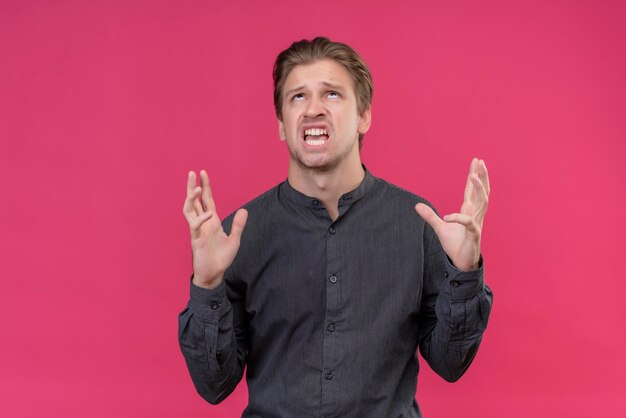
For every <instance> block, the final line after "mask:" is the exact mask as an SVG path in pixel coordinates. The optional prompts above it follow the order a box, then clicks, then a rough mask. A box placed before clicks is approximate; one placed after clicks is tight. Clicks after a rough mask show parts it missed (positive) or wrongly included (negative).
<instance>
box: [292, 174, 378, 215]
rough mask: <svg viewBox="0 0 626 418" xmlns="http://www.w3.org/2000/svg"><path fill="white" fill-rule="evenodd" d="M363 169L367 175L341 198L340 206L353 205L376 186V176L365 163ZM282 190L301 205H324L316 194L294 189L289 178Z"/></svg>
mask: <svg viewBox="0 0 626 418" xmlns="http://www.w3.org/2000/svg"><path fill="white" fill-rule="evenodd" d="M363 169H364V170H365V177H364V178H363V181H361V184H359V185H358V186H357V188H356V189H354V190H352V191H349V192H348V193H345V194H344V195H342V196H341V197H340V198H339V206H344V205H351V204H352V203H354V202H356V201H357V200H359V199H360V198H362V197H363V196H365V195H366V194H367V193H368V192H369V191H370V190H371V189H372V187H373V186H374V183H375V182H376V177H374V176H373V175H372V174H371V173H370V172H369V170H368V169H367V168H366V167H365V166H364V165H363ZM280 191H281V192H283V193H284V195H285V196H286V197H287V198H288V199H289V200H290V201H292V202H294V203H297V204H299V205H302V206H307V207H310V208H312V209H316V208H323V207H324V205H323V204H322V202H321V201H320V200H319V199H318V198H316V197H314V196H307V195H305V194H304V193H301V192H299V191H298V190H296V189H294V188H293V187H292V186H291V184H289V181H288V180H285V181H284V182H283V183H282V184H281V185H280Z"/></svg>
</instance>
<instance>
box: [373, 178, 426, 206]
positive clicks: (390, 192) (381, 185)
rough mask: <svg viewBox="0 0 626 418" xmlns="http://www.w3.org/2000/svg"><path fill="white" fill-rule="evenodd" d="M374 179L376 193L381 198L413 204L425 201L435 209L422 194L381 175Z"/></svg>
mask: <svg viewBox="0 0 626 418" xmlns="http://www.w3.org/2000/svg"><path fill="white" fill-rule="evenodd" d="M374 181H375V186H374V189H375V192H376V193H375V194H377V195H378V196H380V197H381V198H384V199H388V200H390V201H394V202H401V203H405V204H411V205H413V206H415V205H416V204H418V203H424V204H426V205H428V206H430V207H432V208H433V209H434V207H433V205H432V204H431V203H430V202H429V201H428V200H426V199H424V198H423V197H422V196H419V195H417V194H415V193H413V192H410V191H408V190H406V189H403V188H402V187H399V186H396V185H395V184H392V183H390V182H388V181H387V180H385V179H382V178H380V177H374Z"/></svg>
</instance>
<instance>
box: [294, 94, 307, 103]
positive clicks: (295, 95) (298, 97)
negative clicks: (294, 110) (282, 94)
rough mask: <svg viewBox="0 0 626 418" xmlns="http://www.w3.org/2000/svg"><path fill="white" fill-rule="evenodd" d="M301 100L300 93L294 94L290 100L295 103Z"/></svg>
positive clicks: (302, 96) (301, 95) (302, 97)
mask: <svg viewBox="0 0 626 418" xmlns="http://www.w3.org/2000/svg"><path fill="white" fill-rule="evenodd" d="M302 99H304V94H302V93H298V94H294V95H293V97H292V98H291V100H293V101H295V102H299V101H300V100H302Z"/></svg>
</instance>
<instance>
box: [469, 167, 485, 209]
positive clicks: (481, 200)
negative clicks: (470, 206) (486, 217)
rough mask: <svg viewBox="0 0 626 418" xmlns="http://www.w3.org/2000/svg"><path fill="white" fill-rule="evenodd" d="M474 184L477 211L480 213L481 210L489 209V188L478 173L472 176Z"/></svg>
mask: <svg viewBox="0 0 626 418" xmlns="http://www.w3.org/2000/svg"><path fill="white" fill-rule="evenodd" d="M472 184H473V185H474V197H475V200H474V202H475V203H474V205H475V209H474V210H475V212H476V213H478V212H480V211H483V212H484V211H486V210H487V204H488V203H489V196H488V195H487V190H486V189H485V185H484V183H483V182H482V181H481V180H480V178H479V177H478V175H477V174H474V175H473V176H472Z"/></svg>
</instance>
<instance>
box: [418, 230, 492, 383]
mask: <svg viewBox="0 0 626 418" xmlns="http://www.w3.org/2000/svg"><path fill="white" fill-rule="evenodd" d="M428 230H429V232H430V233H431V236H430V239H429V241H430V242H429V245H428V247H427V251H426V259H425V268H424V291H423V298H422V308H421V312H420V318H421V320H420V332H419V348H420V352H421V353H422V356H423V357H424V359H425V360H426V361H427V362H428V364H429V365H430V367H431V368H432V369H433V370H434V371H435V372H436V373H437V374H439V375H440V376H441V377H442V378H444V379H445V380H447V381H449V382H454V381H456V380H458V379H459V378H460V377H461V376H462V375H463V374H464V373H465V371H466V370H467V368H468V367H469V366H470V364H471V363H472V360H473V359H474V356H475V355H476V352H477V351H478V347H479V345H480V342H481V340H482V336H483V333H484V331H485V328H486V327H487V322H488V319H489V313H490V311H491V306H492V302H493V294H492V292H491V289H489V287H488V286H487V285H485V283H484V281H483V274H484V269H483V265H482V257H481V260H480V268H479V269H478V270H474V271H469V272H462V271H460V270H458V269H456V268H455V267H454V266H453V265H452V264H451V263H450V261H449V259H448V257H447V255H446V254H445V252H444V251H443V249H442V248H441V245H440V243H439V239H438V238H437V236H436V235H435V234H434V233H433V232H432V229H430V228H428Z"/></svg>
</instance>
